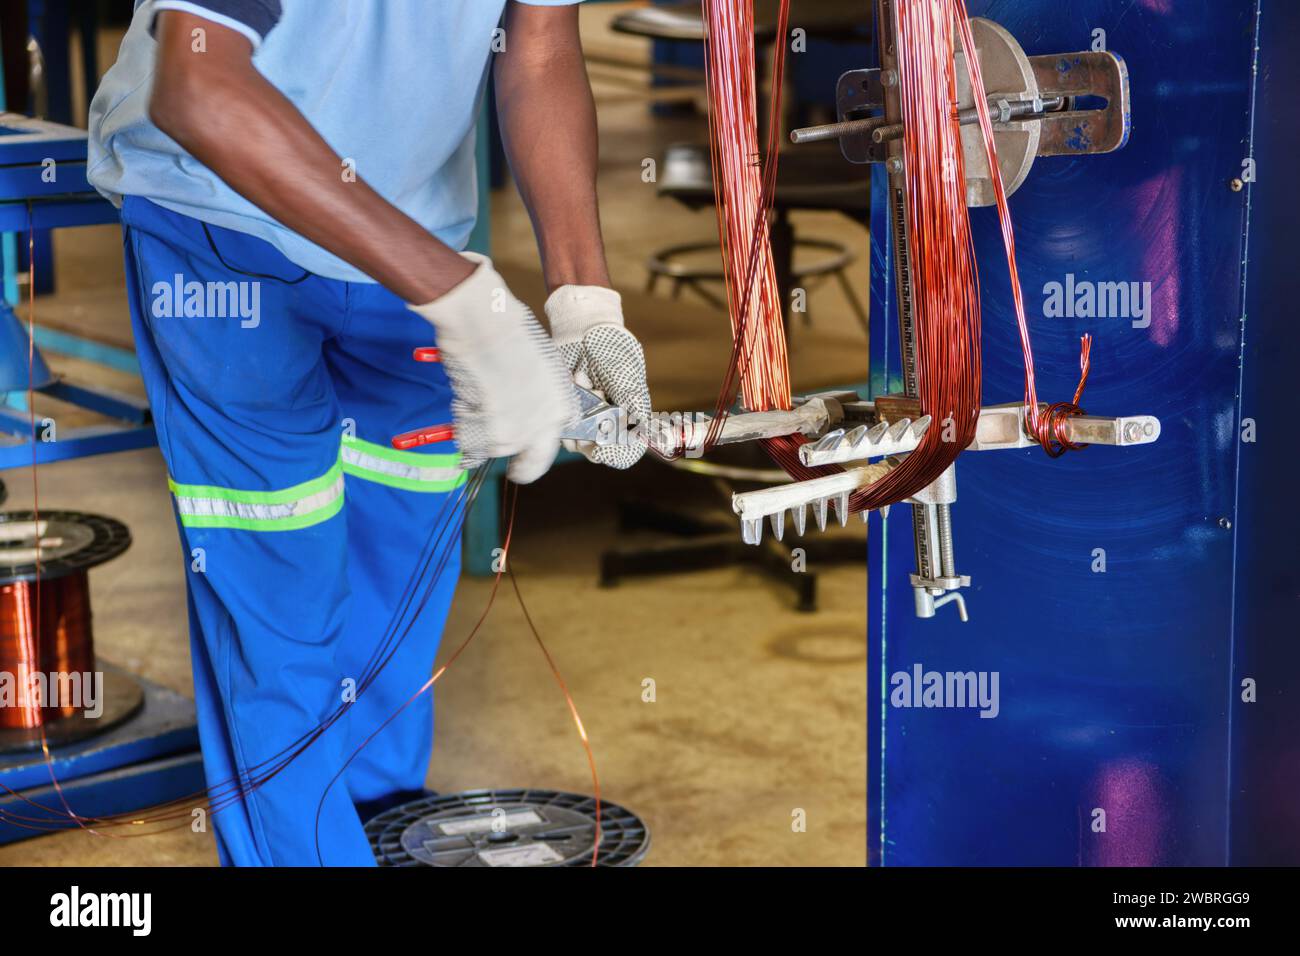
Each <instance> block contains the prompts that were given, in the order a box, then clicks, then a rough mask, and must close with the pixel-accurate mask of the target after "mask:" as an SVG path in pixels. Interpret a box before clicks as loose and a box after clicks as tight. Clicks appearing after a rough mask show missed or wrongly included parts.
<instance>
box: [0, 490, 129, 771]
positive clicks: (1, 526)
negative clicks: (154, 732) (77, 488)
mask: <svg viewBox="0 0 1300 956" xmlns="http://www.w3.org/2000/svg"><path fill="white" fill-rule="evenodd" d="M38 544H39V559H40V560H39V569H38V563H37V558H38ZM130 544H131V535H130V532H128V531H127V529H126V526H125V525H124V524H122V523H121V522H120V521H115V520H113V519H112V518H106V517H103V516H101V515H89V514H81V513H79V512H75V511H50V512H41V514H40V517H39V521H38V520H37V516H36V515H35V513H33V512H31V511H12V512H6V513H3V514H0V753H8V752H12V751H20V750H33V749H37V748H40V747H41V746H42V742H44V743H45V744H48V745H49V746H52V747H53V746H62V745H66V744H69V743H73V742H75V741H77V740H81V739H84V738H86V737H90V736H92V735H94V734H97V733H100V732H102V731H104V730H106V729H108V728H109V727H111V726H113V725H115V724H118V723H120V722H121V721H123V720H125V719H126V718H127V717H130V716H131V715H132V714H133V713H135V712H136V711H137V710H139V709H140V707H141V706H142V704H143V703H144V694H143V691H142V690H141V688H140V686H139V685H138V684H137V683H136V682H135V680H134V679H133V678H131V676H130V675H128V674H126V673H124V672H123V671H120V670H118V669H117V668H114V667H111V666H107V665H105V664H104V663H103V662H101V661H98V660H97V659H96V657H95V648H94V637H93V633H92V628H91V610H90V580H89V577H88V575H87V572H88V571H89V569H90V568H92V567H94V566H95V565H98V564H102V563H104V562H105V561H108V560H111V559H112V558H115V557H117V556H118V555H119V554H121V553H122V552H123V551H125V550H126V549H127V548H128V547H129V546H130ZM38 576H39V581H38ZM38 585H39V586H38Z"/></svg>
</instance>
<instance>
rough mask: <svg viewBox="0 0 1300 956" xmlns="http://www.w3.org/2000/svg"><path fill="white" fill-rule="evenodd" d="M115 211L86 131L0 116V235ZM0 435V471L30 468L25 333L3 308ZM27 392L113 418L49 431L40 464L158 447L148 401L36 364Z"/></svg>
mask: <svg viewBox="0 0 1300 956" xmlns="http://www.w3.org/2000/svg"><path fill="white" fill-rule="evenodd" d="M117 220H118V214H117V210H116V209H114V208H113V206H112V205H111V204H110V203H108V202H107V201H105V200H104V199H103V198H102V197H101V196H100V195H99V194H98V193H97V192H95V190H94V188H93V187H91V185H90V184H89V182H87V180H86V133H85V132H84V131H83V130H79V129H75V128H73V127H70V126H63V125H61V124H58V123H48V122H45V121H42V120H35V119H31V118H29V117H25V116H19V115H17V114H13V113H4V114H0V232H4V233H18V232H26V231H29V230H32V229H35V230H37V231H39V230H41V229H54V228H62V227H65V226H86V225H99V224H104V223H113V222H117ZM37 335H38V338H42V337H43V338H44V339H45V340H46V343H47V344H49V345H51V346H53V347H54V348H55V349H56V350H59V351H72V352H74V353H76V354H79V355H80V356H81V357H83V358H89V359H91V360H97V361H105V362H106V364H109V365H112V366H114V367H117V368H122V367H124V366H125V365H126V364H127V363H125V362H124V361H123V358H122V356H121V355H119V354H118V353H119V352H121V351H122V350H116V349H112V348H108V347H105V346H102V345H100V344H99V343H94V342H90V341H88V340H86V339H82V338H80V337H78V336H75V335H70V334H68V333H59V332H56V331H54V330H45V329H42V330H38V333H37ZM0 343H2V344H3V345H4V352H3V354H0V393H5V394H4V399H5V401H4V402H3V404H0V434H7V435H9V436H11V438H12V439H13V440H11V441H10V442H8V443H5V444H0V470H3V469H5V468H16V467H21V466H24V465H30V464H31V463H32V460H33V449H32V447H31V444H30V442H31V438H32V435H31V421H30V418H29V416H28V415H27V414H26V413H25V412H24V411H23V409H24V408H25V396H24V394H23V393H25V391H26V389H27V386H28V381H27V333H26V331H25V330H24V329H23V328H22V326H21V323H20V322H19V320H18V318H17V317H16V316H15V314H14V313H13V310H12V309H11V308H10V307H9V306H8V305H7V304H4V303H0ZM33 371H34V374H33V376H32V377H33V379H34V381H33V382H32V386H33V388H34V389H35V390H36V391H39V392H40V393H42V394H44V395H48V396H49V397H51V398H55V399H58V400H60V401H63V402H67V403H70V404H72V405H75V406H78V407H80V408H84V409H87V410H89V411H93V412H96V413H98V414H100V415H103V416H106V417H108V418H109V419H112V422H111V423H109V424H102V425H94V426H87V427H82V428H77V429H65V430H63V431H62V432H60V431H58V430H57V429H56V430H55V431H54V433H53V434H54V437H55V439H56V440H53V441H38V442H37V444H36V448H35V455H34V457H35V460H36V461H37V462H42V463H43V462H52V461H62V460H66V459H70V458H81V457H84V456H86V455H98V454H105V453H109V452H115V451H127V450H130V449H135V448H146V447H148V446H150V445H153V444H155V443H156V441H157V439H156V437H155V435H154V430H153V425H152V423H151V418H150V413H149V406H148V403H146V402H144V401H142V400H140V399H137V398H135V397H133V396H130V395H121V394H117V393H114V392H111V391H109V390H107V389H103V388H88V387H85V386H79V385H75V384H73V383H71V382H67V381H63V380H60V379H58V378H56V377H55V376H53V375H50V374H49V371H48V369H47V368H46V367H45V364H44V362H43V361H41V360H39V358H38V360H37V363H36V368H35V369H34V370H33Z"/></svg>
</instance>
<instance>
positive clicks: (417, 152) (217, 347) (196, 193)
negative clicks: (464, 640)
mask: <svg viewBox="0 0 1300 956" xmlns="http://www.w3.org/2000/svg"><path fill="white" fill-rule="evenodd" d="M575 3H576V0H510V2H506V0H437V2H429V0H350V2H345V0H328V2H320V0H137V5H136V9H135V15H134V18H133V20H132V22H131V25H130V28H129V30H128V31H127V33H126V37H125V40H124V41H123V43H122V47H121V51H120V53H119V56H118V60H117V63H116V64H115V65H114V66H113V67H112V69H111V70H109V71H108V73H107V75H106V76H105V77H104V80H103V82H102V83H101V85H100V87H99V90H98V92H97V93H96V95H95V97H94V101H93V103H92V104H91V109H90V159H89V173H88V176H89V179H90V181H91V182H92V183H93V184H94V185H95V186H96V188H98V189H99V190H100V191H101V192H102V193H103V194H105V195H106V196H108V197H109V198H110V199H111V200H112V201H114V202H115V203H118V204H120V206H121V213H122V223H123V234H124V247H125V257H126V276H127V288H128V293H129V300H130V308H131V316H132V323H133V327H134V332H135V339H136V347H137V350H138V353H139V357H140V367H141V371H142V374H143V376H144V380H145V386H146V389H147V392H148V396H149V401H150V404H151V406H152V409H153V417H154V422H155V425H156V427H157V433H158V444H159V447H160V448H161V450H162V454H163V458H164V460H165V461H166V464H167V470H168V475H169V485H170V488H171V492H172V496H173V501H174V505H175V512H176V518H177V522H178V525H179V531H180V538H181V543H182V548H183V552H184V554H183V557H184V560H185V561H186V565H187V568H188V571H187V581H188V598H189V624H190V637H191V641H190V645H191V655H192V658H193V669H194V694H195V703H196V709H197V712H198V722H199V735H200V739H201V742H202V747H203V759H204V769H205V774H206V777H207V781H208V786H209V787H210V788H212V787H216V786H218V785H222V784H227V782H229V781H231V780H243V781H245V782H247V781H248V780H249V779H250V778H249V775H250V774H257V773H264V772H265V770H266V769H267V768H269V767H274V766H278V764H276V763H275V761H276V758H277V755H281V754H282V753H284V752H285V750H286V748H292V747H293V745H294V744H295V742H297V741H300V740H301V739H302V738H304V736H305V735H308V734H311V733H312V732H313V731H314V730H315V729H316V728H317V727H318V726H320V724H321V723H322V721H324V720H325V718H326V717H327V716H328V715H329V714H331V713H332V712H334V711H336V710H337V709H338V707H339V706H340V705H341V704H342V703H345V702H349V700H350V698H352V697H354V698H355V702H353V703H351V705H350V706H349V708H348V710H347V711H346V713H345V715H344V718H343V719H341V720H340V721H339V722H338V723H336V724H334V725H333V726H332V727H330V729H329V730H328V731H327V732H326V733H324V734H323V735H321V736H320V738H319V739H317V740H315V741H314V742H312V743H311V745H310V746H309V747H307V748H306V749H305V750H303V751H302V752H301V753H300V754H298V755H297V756H296V758H295V759H293V760H292V761H291V762H290V763H288V765H287V766H284V767H283V769H280V770H278V772H277V773H275V774H274V775H273V776H271V778H270V779H269V780H267V781H265V782H264V783H262V785H261V786H259V787H257V788H256V789H253V790H252V791H251V792H249V793H247V794H246V795H245V796H244V797H243V799H241V800H237V801H234V802H233V803H232V804H231V805H229V806H225V807H223V808H221V809H220V811H219V812H217V813H214V814H213V815H212V823H213V824H214V829H215V833H216V838H217V847H218V851H219V855H220V858H221V860H222V861H223V862H224V863H226V864H234V865H312V866H314V865H317V864H318V863H323V864H325V865H372V864H373V862H374V857H373V855H372V853H371V850H370V848H369V845H368V843H367V840H366V836H365V833H364V830H363V817H364V816H365V815H366V814H367V813H369V812H373V811H374V810H375V808H377V807H383V806H386V805H389V804H392V803H393V802H394V801H399V800H401V799H403V798H404V797H406V796H407V795H409V794H411V793H417V794H423V792H424V791H423V789H422V788H423V786H424V781H425V776H426V773H427V769H428V761H429V755H430V750H431V747H432V739H433V704H432V702H431V700H430V695H429V694H425V695H423V696H422V697H421V698H420V699H418V700H417V701H415V702H413V703H411V704H410V705H409V706H407V707H406V708H405V709H404V710H403V709H402V707H403V705H404V704H406V703H407V701H408V698H410V696H411V695H412V694H413V693H414V692H415V691H416V690H417V689H418V688H419V687H420V686H421V685H422V684H424V683H425V682H426V681H427V679H428V677H429V675H430V673H431V671H432V665H433V661H434V656H435V653H436V651H437V647H438V642H439V638H440V634H441V631H442V627H443V623H444V621H445V618H446V615H447V612H448V607H449V605H450V602H451V599H452V592H453V589H454V586H455V580H456V576H457V574H458V573H459V540H458V539H456V540H454V541H453V542H452V547H451V556H450V559H449V562H448V566H447V567H446V568H445V569H444V570H443V573H442V574H441V575H440V576H439V578H438V581H437V584H436V587H435V588H434V590H433V592H432V595H431V597H430V599H429V601H428V603H427V605H426V606H425V607H424V608H423V611H422V613H421V614H420V616H419V618H418V620H417V622H416V624H415V626H414V628H413V629H412V630H411V632H410V633H409V634H407V636H406V637H405V638H404V640H403V641H402V642H401V644H400V645H399V647H398V650H397V651H396V653H395V654H394V655H393V657H392V658H391V659H390V660H389V661H388V662H387V664H386V666H385V667H384V669H383V670H382V672H381V673H380V675H379V677H378V678H377V679H376V680H375V681H374V682H373V683H372V684H368V685H366V684H365V682H364V680H363V677H364V675H365V669H366V666H367V663H368V661H369V660H370V659H371V657H372V656H373V655H374V654H375V652H376V650H377V648H378V647H379V646H380V644H381V642H382V641H383V639H384V636H385V634H386V632H387V631H388V629H389V625H390V622H391V621H392V620H393V619H394V616H395V614H396V613H397V611H398V610H399V606H400V604H401V597H402V593H403V591H404V589H405V588H406V586H407V584H408V581H410V580H411V577H412V575H413V574H414V573H415V571H416V569H417V563H418V562H419V559H420V556H421V553H422V549H424V548H425V545H426V542H427V541H428V540H429V537H430V533H431V531H433V530H434V529H435V528H437V527H438V526H439V525H440V523H443V522H446V521H447V517H448V516H447V513H446V512H447V511H448V510H449V509H448V508H447V507H444V506H445V505H446V504H447V499H448V496H454V495H457V494H458V492H460V490H461V489H462V486H463V485H464V484H465V482H466V471H465V469H467V468H472V467H474V466H478V465H481V464H482V463H485V462H488V461H490V460H493V459H509V465H508V475H509V477H510V478H511V479H512V480H514V481H516V482H519V483H527V482H531V481H534V480H536V479H537V478H539V477H541V476H542V474H543V473H545V472H546V471H547V470H548V469H549V467H550V466H551V464H552V462H553V461H554V459H555V457H556V455H557V452H558V450H559V445H560V439H561V432H562V429H563V426H564V425H565V424H566V423H567V422H569V421H570V420H571V419H572V417H573V416H574V414H575V411H576V404H575V401H574V391H573V381H574V378H573V377H574V376H575V375H576V376H578V378H579V379H580V380H581V381H582V382H583V383H589V384H590V385H591V386H594V387H595V388H596V389H597V390H599V391H601V392H603V393H604V394H605V395H606V397H607V399H608V400H609V401H610V402H612V403H614V404H618V405H620V406H622V407H624V408H625V409H626V410H627V412H628V416H629V421H632V422H635V421H637V420H638V419H641V420H643V419H644V418H645V416H647V415H648V413H649V409H650V399H649V394H648V391H647V388H646V377H645V359H644V356H643V353H642V350H641V347H640V344H639V343H638V342H637V340H636V338H635V337H634V336H633V335H632V334H631V333H630V332H629V331H627V330H626V329H625V327H624V323H623V315H622V306H621V301H620V297H619V294H618V293H617V292H616V291H614V290H613V289H611V288H610V278H609V273H608V270H607V267H606V262H605V257H604V251H603V245H602V238H601V233H600V224H599V217H598V212H597V197H596V187H595V180H596V159H597V147H596V123H595V108H594V104H593V99H592V94H591V88H590V85H589V82H588V79H587V75H586V69H585V66H584V62H583V57H582V49H581V44H580V40H579V33H578V9H577V6H576V5H575ZM489 69H492V70H493V77H494V80H495V91H496V104H497V109H498V113H499V116H500V128H501V133H502V139H503V141H504V145H505V151H506V155H507V157H508V159H509V161H510V166H511V169H512V170H513V173H514V178H515V181H516V183H517V184H518V187H519V191H520V193H521V195H522V197H523V200H524V203H525V205H526V206H527V208H528V211H529V214H530V216H531V218H532V223H533V228H534V232H535V234H536V237H537V241H538V246H539V249H540V254H541V267H542V272H543V273H544V276H545V279H546V284H547V287H548V290H549V298H548V299H547V300H546V303H545V314H546V317H547V319H548V320H549V325H550V333H549V335H548V334H547V332H546V331H545V330H544V329H543V327H542V326H541V324H540V323H539V322H538V321H537V320H536V319H535V318H534V317H533V314H532V313H531V312H530V311H529V310H528V309H527V308H526V307H525V306H524V305H523V304H522V303H521V302H520V301H519V300H518V299H516V298H515V297H514V296H513V295H512V294H511V292H510V290H509V289H508V287H507V286H506V283H505V282H504V281H503V280H502V278H501V276H500V275H499V274H498V273H497V272H496V271H495V270H494V268H493V266H492V263H491V261H490V260H489V259H487V258H485V257H483V256H477V255H473V254H471V253H464V252H461V251H460V250H462V249H464V247H465V245H466V243H467V241H468V239H469V236H470V232H471V230H472V228H473V226H474V223H475V217H476V211H477V208H478V200H477V192H476V183H475V169H476V160H475V128H476V123H477V121H478V117H479V116H480V107H481V101H482V95H483V92H484V89H485V88H486V80H487V75H488V70H489ZM421 346H437V348H438V349H439V350H440V353H441V362H439V363H437V364H430V363H419V362H415V361H413V360H412V352H413V349H416V348H418V347H421ZM440 422H450V423H453V424H454V434H455V442H454V443H453V442H450V441H449V442H442V443H438V444H432V445H428V446H424V447H421V448H418V449H416V450H413V451H396V450H394V449H393V447H392V445H391V439H392V437H393V436H394V435H396V434H399V433H401V432H403V431H407V430H410V429H413V428H416V427H419V426H425V425H429V424H433V423H440ZM638 449H640V450H644V446H643V445H642V446H639V445H637V444H636V443H635V442H632V443H630V444H622V445H615V446H609V447H602V448H592V447H587V448H585V449H583V450H585V451H586V452H587V454H588V457H591V458H593V459H595V460H597V461H601V462H603V463H604V464H607V465H611V466H614V467H628V466H630V465H631V464H633V463H634V462H635V460H636V459H637V458H638V457H639V452H638ZM359 687H361V688H363V689H362V690H361V691H360V693H358V692H357V689H358V688H359ZM399 711H400V713H399ZM394 714H397V716H396V717H395V718H394ZM390 718H393V719H392V723H391V724H389V725H388V726H387V727H384V726H383V724H384V721H386V720H389V719H390ZM377 731H378V733H376V732H377ZM371 735H374V737H373V739H369V738H371ZM368 739H369V740H368ZM367 740H368V743H367ZM363 744H365V746H364V747H363V746H362V745H363ZM358 751H359V752H358ZM354 754H355V757H354V756H353V755H354ZM349 758H352V759H351V761H350V762H349ZM335 778H337V780H336V779H335ZM332 781H335V782H334V783H333V785H331V782H332ZM240 789H247V786H244V787H241V788H240ZM223 792H225V793H229V792H230V789H229V787H227V788H226V789H225V790H224V791H223ZM322 798H323V804H320V813H319V819H318V815H317V809H318V803H320V801H321V800H322ZM200 818H201V816H196V818H195V819H196V820H198V819H200Z"/></svg>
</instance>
